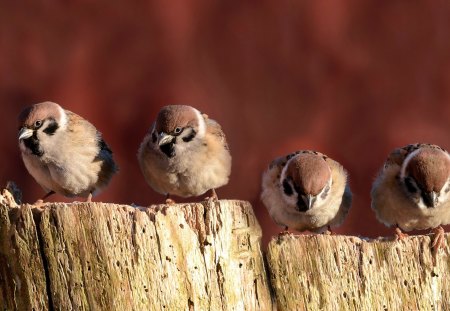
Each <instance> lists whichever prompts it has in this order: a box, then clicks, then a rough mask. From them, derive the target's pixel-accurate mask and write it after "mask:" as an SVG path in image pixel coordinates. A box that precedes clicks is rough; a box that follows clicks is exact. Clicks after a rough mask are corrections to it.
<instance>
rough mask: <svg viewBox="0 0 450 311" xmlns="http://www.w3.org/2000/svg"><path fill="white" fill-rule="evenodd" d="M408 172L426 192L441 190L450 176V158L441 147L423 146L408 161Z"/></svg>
mask: <svg viewBox="0 0 450 311" xmlns="http://www.w3.org/2000/svg"><path fill="white" fill-rule="evenodd" d="M405 171H406V173H407V174H408V175H410V176H412V177H413V178H414V179H415V180H416V182H417V183H418V184H419V186H421V188H422V190H424V191H426V192H431V191H435V192H439V191H440V190H441V189H442V187H443V186H444V184H445V183H446V181H447V179H448V178H449V177H450V158H449V157H448V156H447V154H445V153H444V151H442V150H439V149H431V148H422V149H420V150H419V151H418V153H417V154H416V155H415V156H414V157H413V158H412V159H411V160H410V161H409V162H408V164H407V166H406V169H405Z"/></svg>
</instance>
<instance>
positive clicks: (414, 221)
mask: <svg viewBox="0 0 450 311" xmlns="http://www.w3.org/2000/svg"><path fill="white" fill-rule="evenodd" d="M371 197H372V204H371V206H372V209H373V210H374V211H375V214H376V217H377V219H378V220H379V221H380V222H382V223H383V224H385V225H386V226H395V227H396V239H397V240H398V239H403V238H404V237H406V236H407V234H404V233H403V232H402V231H401V230H404V231H411V230H416V229H417V230H425V229H432V232H433V233H435V238H434V240H433V243H432V245H431V247H432V255H433V261H434V262H436V256H437V251H438V249H439V247H441V246H443V244H444V229H443V228H442V227H441V225H446V224H449V223H450V156H449V154H448V152H447V151H445V150H444V149H442V148H441V147H439V146H436V145H432V144H423V143H418V144H411V145H407V146H405V147H402V148H397V149H395V150H394V151H392V152H391V154H390V155H389V156H388V158H387V160H386V162H385V164H384V167H383V168H382V169H381V171H380V173H379V175H378V177H377V178H376V180H375V181H374V183H373V187H372V192H371Z"/></svg>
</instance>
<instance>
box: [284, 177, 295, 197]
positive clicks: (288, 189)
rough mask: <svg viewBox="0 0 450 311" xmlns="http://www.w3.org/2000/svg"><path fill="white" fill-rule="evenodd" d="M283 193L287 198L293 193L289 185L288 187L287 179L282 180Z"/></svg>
mask: <svg viewBox="0 0 450 311" xmlns="http://www.w3.org/2000/svg"><path fill="white" fill-rule="evenodd" d="M283 192H284V193H285V194H286V195H287V196H291V195H292V194H294V191H293V190H292V187H291V185H289V182H288V181H287V179H284V180H283Z"/></svg>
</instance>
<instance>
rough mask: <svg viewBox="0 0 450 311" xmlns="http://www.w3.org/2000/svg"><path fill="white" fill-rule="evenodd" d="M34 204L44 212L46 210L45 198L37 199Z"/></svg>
mask: <svg viewBox="0 0 450 311" xmlns="http://www.w3.org/2000/svg"><path fill="white" fill-rule="evenodd" d="M33 206H34V208H35V209H37V210H39V211H41V212H42V211H43V210H44V206H45V203H44V200H42V199H39V200H37V201H36V202H34V203H33Z"/></svg>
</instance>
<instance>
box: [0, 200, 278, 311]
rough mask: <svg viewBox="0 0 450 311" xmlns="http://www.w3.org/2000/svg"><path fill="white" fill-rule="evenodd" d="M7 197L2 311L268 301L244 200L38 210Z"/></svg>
mask: <svg viewBox="0 0 450 311" xmlns="http://www.w3.org/2000/svg"><path fill="white" fill-rule="evenodd" d="M8 196H9V197H10V195H9V194H8V193H7V192H4V193H3V196H2V197H0V234H1V236H0V239H1V245H0V263H1V268H0V278H1V286H0V306H2V310H3V309H6V310H48V309H49V310H271V309H272V301H271V297H270V292H269V284H268V278H267V275H266V272H265V271H266V270H265V268H264V261H263V256H262V253H261V250H260V240H261V228H260V227H259V225H258V223H257V221H256V218H255V216H254V214H253V211H252V208H251V206H250V204H249V203H247V202H242V201H219V202H212V201H211V202H202V203H196V204H176V205H170V206H167V205H153V206H150V207H148V208H142V207H132V206H126V205H116V204H103V203H79V202H75V203H72V204H63V203H51V204H46V205H45V206H44V207H43V208H42V209H39V208H37V207H34V206H30V205H22V206H18V205H16V204H15V203H14V202H13V200H11V199H10V198H8ZM33 214H34V215H33ZM33 216H34V217H33Z"/></svg>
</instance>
